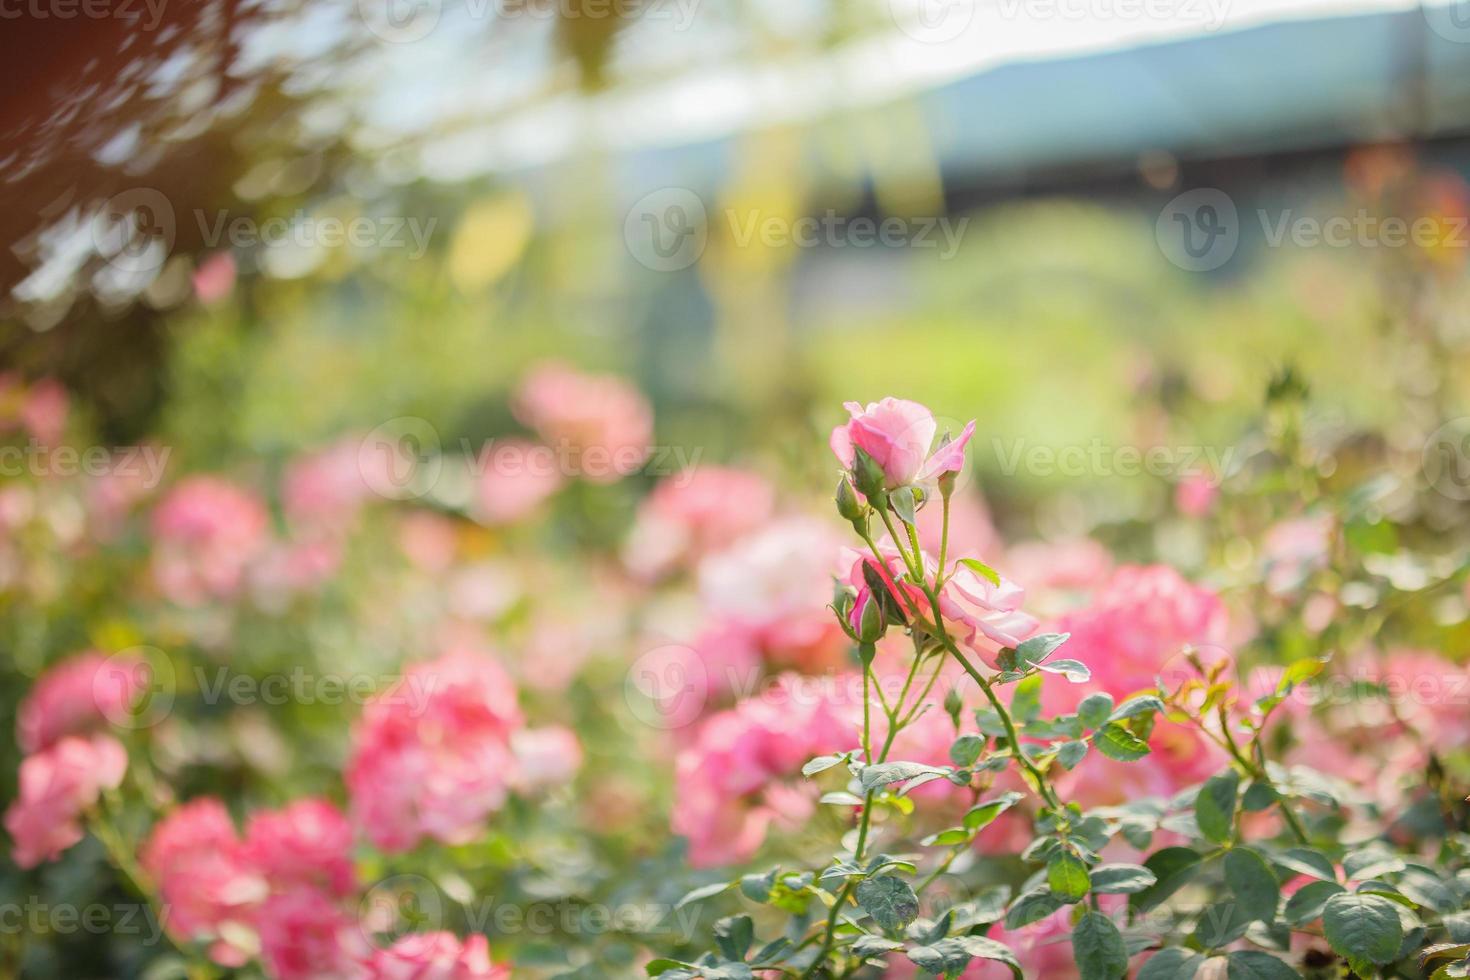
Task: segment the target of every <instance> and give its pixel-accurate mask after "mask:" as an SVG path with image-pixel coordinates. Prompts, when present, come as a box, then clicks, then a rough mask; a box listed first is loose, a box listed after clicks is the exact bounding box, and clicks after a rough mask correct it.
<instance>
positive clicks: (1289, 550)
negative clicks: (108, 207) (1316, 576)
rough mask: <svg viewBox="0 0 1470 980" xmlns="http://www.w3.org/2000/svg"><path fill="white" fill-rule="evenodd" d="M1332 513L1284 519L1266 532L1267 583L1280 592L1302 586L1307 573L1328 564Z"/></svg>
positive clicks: (1264, 546)
mask: <svg viewBox="0 0 1470 980" xmlns="http://www.w3.org/2000/svg"><path fill="white" fill-rule="evenodd" d="M1332 528H1333V523H1332V515H1331V514H1316V515H1312V516H1308V517H1297V518H1293V519H1292V520H1287V521H1281V522H1280V523H1278V524H1276V525H1274V526H1273V527H1272V528H1271V529H1270V530H1269V531H1267V532H1266V539H1265V541H1264V542H1262V545H1261V548H1262V551H1263V553H1264V555H1265V559H1266V569H1265V572H1266V587H1267V588H1268V589H1270V590H1271V591H1272V592H1274V593H1276V594H1278V595H1280V594H1282V593H1286V592H1291V591H1294V590H1295V589H1298V588H1300V587H1301V586H1302V584H1303V583H1305V582H1306V580H1307V577H1308V576H1310V575H1311V574H1312V573H1313V572H1315V571H1317V570H1318V569H1321V568H1326V567H1327V549H1328V546H1329V545H1330V544H1331V540H1332Z"/></svg>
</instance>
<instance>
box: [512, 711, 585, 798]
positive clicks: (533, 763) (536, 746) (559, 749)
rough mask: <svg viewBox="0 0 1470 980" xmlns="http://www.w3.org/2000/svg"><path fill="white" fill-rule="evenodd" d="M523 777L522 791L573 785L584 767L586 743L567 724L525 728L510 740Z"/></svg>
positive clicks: (520, 786)
mask: <svg viewBox="0 0 1470 980" xmlns="http://www.w3.org/2000/svg"><path fill="white" fill-rule="evenodd" d="M510 748H511V752H512V753H514V755H515V758H516V767H517V769H518V771H519V773H520V778H519V779H518V780H517V782H516V786H517V788H518V789H526V790H531V789H540V788H543V787H549V786H560V785H562V784H564V783H568V782H571V780H572V777H574V776H576V774H577V770H578V769H580V768H581V767H582V743H581V742H579V741H578V740H577V735H576V733H575V732H573V731H572V730H571V729H570V728H567V727H566V726H565V725H547V726H546V727H545V728H523V729H521V730H520V731H518V732H515V733H514V734H512V735H511V737H510Z"/></svg>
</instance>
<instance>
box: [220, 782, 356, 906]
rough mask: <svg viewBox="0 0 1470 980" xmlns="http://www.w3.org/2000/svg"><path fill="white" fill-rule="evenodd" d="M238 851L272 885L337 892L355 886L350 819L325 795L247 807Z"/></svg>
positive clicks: (279, 888)
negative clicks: (263, 807)
mask: <svg viewBox="0 0 1470 980" xmlns="http://www.w3.org/2000/svg"><path fill="white" fill-rule="evenodd" d="M241 855H242V857H243V859H244V860H245V861H247V862H249V863H250V865H251V866H253V867H254V868H255V869H256V870H257V871H259V872H260V873H261V874H263V875H265V877H266V880H267V881H268V882H270V885H271V887H272V888H273V889H275V890H277V891H282V890H288V889H291V888H295V887H305V888H316V889H321V890H324V891H326V892H328V893H330V894H332V895H336V896H338V897H342V896H346V895H350V894H352V893H353V892H354V891H355V890H356V889H357V871H356V869H355V868H354V867H353V863H352V825H351V824H350V823H348V821H347V818H346V817H345V816H343V815H342V812H341V811H340V810H338V809H337V808H336V807H335V806H333V805H332V804H330V803H328V802H327V801H326V800H319V799H302V800H296V801H294V802H292V803H288V804H287V805H286V806H284V807H282V808H281V809H279V810H258V811H256V812H255V813H252V814H251V815H250V819H249V821H248V822H247V823H246V825H245V843H244V845H243V847H242V849H241Z"/></svg>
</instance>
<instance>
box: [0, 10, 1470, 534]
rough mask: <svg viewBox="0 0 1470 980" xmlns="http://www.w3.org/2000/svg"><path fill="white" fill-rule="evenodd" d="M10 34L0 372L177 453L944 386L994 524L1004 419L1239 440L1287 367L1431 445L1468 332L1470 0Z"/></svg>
mask: <svg viewBox="0 0 1470 980" xmlns="http://www.w3.org/2000/svg"><path fill="white" fill-rule="evenodd" d="M17 13H18V14H20V16H17V17H13V18H11V19H9V20H8V21H7V24H6V28H5V31H4V32H3V37H0V48H3V57H4V60H5V63H6V64H8V65H10V66H12V71H11V76H12V85H11V86H10V88H9V91H8V92H7V93H6V94H5V95H4V96H3V100H4V107H3V115H0V128H3V131H4V132H5V134H6V137H7V138H6V140H5V143H4V146H5V150H4V154H3V156H0V180H3V186H4V191H5V195H6V202H7V206H6V207H5V208H4V209H3V212H0V221H3V223H4V226H5V228H4V236H5V239H6V241H7V242H8V243H9V246H10V247H9V248H7V249H6V250H5V251H4V253H3V254H0V295H3V303H0V316H3V319H0V324H3V327H0V331H3V332H0V361H3V363H4V364H6V365H7V366H9V367H12V368H14V369H18V370H19V371H20V372H21V373H22V374H24V375H26V376H31V377H36V376H50V377H55V378H58V379H59V380H61V381H62V382H63V383H64V384H65V385H66V386H67V388H68V389H69V390H71V391H72V393H73V396H74V398H75V399H76V402H77V407H78V408H79V409H81V410H83V411H85V412H87V413H88V418H89V419H90V420H91V421H92V422H93V423H94V424H95V425H97V426H98V427H99V429H100V432H101V433H102V434H103V435H105V436H106V438H107V439H108V440H110V441H112V442H115V443H123V442H128V441H133V440H137V439H138V438H140V437H141V436H142V435H144V434H152V435H153V436H155V437H157V438H161V439H163V440H164V441H166V442H167V443H168V444H169V445H171V446H174V447H175V449H176V451H177V452H178V453H180V454H181V455H180V461H181V462H184V464H185V465H187V466H209V465H213V464H214V463H216V462H218V461H219V460H221V459H227V458H233V457H234V456H235V455H236V454H238V453H240V452H246V453H250V454H255V455H258V456H260V457H262V458H269V457H273V456H277V455H279V454H284V453H288V452H290V451H293V450H296V449H299V448H302V447H306V446H311V445H315V444H319V443H321V442H322V441H323V440H324V439H326V438H329V437H331V436H332V435H334V434H336V433H339V432H341V431H343V430H346V429H352V430H361V429H365V428H371V427H372V426H373V425H375V424H377V423H379V422H381V421H382V420H384V419H388V418H392V417H395V416H400V415H405V414H408V415H413V416H417V417H423V418H427V419H430V420H431V421H432V422H433V424H434V425H435V427H436V428H437V429H438V431H439V435H440V436H441V437H442V438H444V439H446V440H454V439H456V438H459V437H462V436H464V437H480V436H483V435H486V434H493V433H494V432H495V431H496V429H497V426H498V425H500V424H501V423H502V422H503V421H504V420H503V419H501V418H497V417H495V412H496V411H499V412H501V413H502V414H503V413H504V409H503V408H500V409H497V408H495V407H494V406H496V405H500V404H502V403H503V401H504V398H503V395H504V391H505V389H506V387H507V386H508V385H509V383H510V381H511V379H513V378H514V377H516V376H517V374H518V373H519V372H520V371H521V370H522V368H523V367H524V366H525V364H527V363H528V362H529V361H531V360H533V359H535V358H539V357H542V356H544V355H547V354H557V355H559V356H562V357H564V358H567V359H569V360H572V361H574V362H577V363H579V364H581V365H584V366H588V367H598V368H610V369H614V370H617V371H619V372H622V373H626V374H629V375H631V376H632V377H633V378H634V379H635V380H636V381H637V382H638V383H639V384H640V385H641V386H642V387H643V388H644V389H645V390H647V391H648V392H649V393H650V394H651V397H652V399H653V401H654V403H655V408H656V411H657V417H658V419H659V429H660V436H661V438H665V439H667V440H668V441H670V442H678V443H683V444H698V445H701V446H704V447H706V449H707V452H708V453H710V454H711V455H712V456H714V457H719V456H722V455H729V454H731V453H733V451H734V448H735V447H739V446H742V445H748V444H750V443H751V442H752V440H751V438H750V435H751V434H752V433H753V432H761V431H765V429H766V427H767V426H769V425H770V424H772V423H773V422H777V421H779V422H781V423H783V424H793V423H794V424H802V425H806V424H810V423H811V418H810V414H811V407H812V406H813V405H822V406H823V407H824V410H825V408H827V407H829V406H830V405H831V404H832V403H833V402H835V401H838V400H841V399H843V398H863V399H867V398H871V397H876V396H878V395H881V394H886V393H890V392H891V393H896V394H901V395H910V396H912V395H916V394H919V390H918V389H919V388H920V387H922V389H923V394H925V395H926V396H927V397H928V398H929V400H931V401H932V402H933V403H935V404H936V406H937V407H938V408H939V409H940V410H941V411H942V412H945V413H949V414H950V415H952V416H955V417H959V416H963V417H965V418H968V417H970V416H972V415H973V416H979V417H980V418H981V419H982V423H981V432H982V436H981V438H980V439H978V440H977V445H978V446H979V449H980V451H979V452H978V453H977V457H978V460H979V465H980V466H981V468H982V471H988V472H990V473H992V474H996V475H1000V476H1004V477H1005V480H1003V481H995V483H996V485H995V486H989V485H987V491H988V492H990V493H992V494H996V495H999V496H1000V497H1001V498H1002V499H1001V500H1000V501H998V504H999V506H1000V509H1001V510H1002V512H1004V511H1005V500H1004V499H1003V498H1004V497H1006V496H1007V495H1008V494H1009V495H1030V494H1032V493H1033V492H1034V491H1035V490H1036V489H1037V485H1040V486H1041V487H1044V486H1045V485H1046V484H1047V482H1048V476H1047V474H1045V473H1041V472H1036V471H1037V470H1039V469H1044V468H1045V467H1037V466H1028V465H1025V464H1024V463H1023V464H1022V465H1020V466H1016V465H1010V466H1007V465H1006V459H1007V457H1008V456H1010V457H1011V458H1012V459H1014V456H1013V454H1010V453H1008V452H1006V451H1004V449H1005V447H1004V446H1001V445H999V444H998V443H995V442H994V441H993V440H992V438H991V437H990V435H987V433H1001V434H1004V435H1005V436H1006V437H1007V438H1012V437H1018V436H1019V437H1024V438H1026V439H1029V440H1032V441H1033V442H1034V443H1039V444H1045V445H1053V446H1056V445H1086V444H1087V442H1088V441H1089V440H1091V439H1094V438H1098V439H1102V440H1105V441H1107V443H1108V444H1109V445H1113V444H1117V443H1120V442H1130V443H1138V442H1139V439H1140V432H1139V428H1138V427H1139V426H1140V425H1149V424H1158V425H1163V424H1167V423H1166V421H1165V420H1163V419H1162V418H1158V417H1155V418H1152V419H1149V418H1141V417H1140V414H1139V411H1138V409H1139V406H1140V401H1141V400H1142V401H1147V402H1148V403H1150V404H1160V403H1161V402H1160V399H1162V400H1163V401H1162V403H1163V404H1167V405H1169V406H1170V408H1171V412H1174V413H1177V417H1178V418H1183V419H1187V423H1186V424H1187V425H1188V426H1190V428H1191V431H1195V430H1196V427H1202V428H1201V429H1199V430H1198V433H1197V436H1198V437H1197V438H1193V439H1192V440H1191V441H1199V440H1200V439H1208V438H1210V437H1216V438H1218V439H1220V441H1221V442H1222V444H1223V442H1224V441H1225V436H1228V435H1230V434H1231V433H1233V431H1234V429H1235V428H1236V427H1238V425H1239V414H1238V412H1237V409H1238V410H1240V411H1247V410H1248V411H1254V410H1255V407H1256V406H1257V405H1258V404H1259V398H1260V395H1261V393H1262V391H1263V389H1264V384H1265V381H1266V379H1267V378H1268V377H1269V376H1270V375H1271V374H1272V373H1273V372H1274V371H1276V370H1278V369H1279V368H1281V367H1282V366H1284V365H1287V364H1296V365H1299V366H1300V367H1301V368H1302V369H1303V371H1304V372H1305V373H1306V374H1307V376H1308V377H1309V378H1310V379H1311V381H1312V383H1313V386H1314V390H1315V392H1316V394H1317V395H1319V396H1320V399H1321V402H1320V403H1321V406H1322V408H1323V409H1324V410H1331V411H1334V412H1337V413H1340V415H1341V417H1342V423H1343V424H1344V425H1347V424H1351V423H1352V422H1353V421H1354V420H1358V421H1362V420H1365V419H1373V420H1375V421H1377V420H1382V419H1384V418H1386V417H1387V415H1388V414H1389V413H1394V414H1397V413H1400V412H1408V413H1409V414H1410V416H1411V417H1413V418H1414V419H1415V420H1417V421H1418V422H1420V423H1426V422H1427V421H1428V420H1430V419H1434V418H1440V417H1442V416H1443V414H1444V410H1445V408H1446V405H1445V404H1444V403H1445V401H1446V399H1449V398H1450V397H1451V393H1452V389H1453V387H1454V385H1455V383H1456V381H1458V380H1459V378H1458V377H1457V371H1459V370H1461V368H1462V366H1463V358H1460V357H1456V356H1452V355H1453V354H1456V353H1462V352H1463V348H1464V345H1465V343H1466V340H1467V336H1470V326H1467V324H1466V322H1465V313H1464V310H1465V309H1467V307H1466V305H1465V303H1464V302H1463V300H1464V293H1465V281H1464V275H1463V272H1464V264H1465V254H1466V248H1467V239H1470V235H1467V233H1466V230H1465V224H1464V219H1465V215H1466V211H1467V191H1466V186H1465V183H1464V180H1463V178H1462V176H1461V175H1462V173H1463V172H1464V170H1465V168H1466V167H1467V166H1470V155H1467V144H1466V143H1465V141H1464V139H1463V133H1464V132H1465V131H1466V127H1467V124H1470V71H1467V68H1470V14H1467V13H1466V12H1465V11H1463V10H1461V9H1459V8H1458V7H1456V6H1453V5H1451V6H1417V5H1406V4H1403V3H1398V2H1377V0H993V2H992V0H985V2H978V3H969V2H967V0H856V2H854V0H846V2H835V3H834V2H824V0H811V2H806V0H803V2H799V3H766V2H754V3H731V2H725V0H553V2H543V0H525V2H523V0H358V2H356V3H335V2H327V0H323V2H313V3H289V2H241V3H234V2H201V3H181V2H174V0H152V2H151V3H150V2H146V0H115V2H114V0H94V2H93V3H92V4H82V3H80V2H78V3H77V5H76V6H75V7H73V6H72V5H71V3H70V2H69V0H68V2H62V0H31V4H30V7H28V8H26V9H25V10H24V11H21V10H20V9H19V8H17ZM7 16H9V15H7ZM1333 219H1336V220H1337V221H1338V222H1339V224H1338V225H1332V224H1331V221H1332V220H1333ZM1384 219H1394V220H1397V221H1398V222H1400V223H1401V224H1403V225H1404V229H1399V231H1400V234H1399V238H1400V239H1401V240H1400V241H1398V242H1397V243H1395V242H1394V241H1392V240H1391V239H1393V234H1392V232H1393V231H1394V226H1393V225H1392V224H1391V223H1390V224H1389V225H1386V226H1385V225H1382V222H1383V221H1384ZM1344 221H1346V222H1347V223H1346V224H1341V222H1344ZM1416 222H1418V223H1417V224H1415V223H1416ZM1426 222H1427V224H1426ZM1324 223H1325V224H1324ZM1313 229H1315V232H1314V230H1313ZM1334 229H1335V230H1337V231H1339V232H1342V234H1340V235H1336V236H1334V235H1333V234H1332V232H1333V231H1334ZM1405 229H1407V232H1408V233H1407V234H1406V233H1405ZM1314 236H1315V237H1314ZM1457 365H1460V366H1461V367H1457ZM1232 413H1237V414H1232ZM828 415H830V412H828V413H827V414H824V415H823V417H822V419H821V422H822V423H823V425H827V424H830V421H831V419H830V418H828ZM1431 428H1432V426H1431ZM1404 436H1405V438H1406V440H1408V442H1410V443H1412V442H1414V440H1415V439H1418V443H1422V431H1421V432H1419V433H1414V432H1412V431H1408V430H1406V431H1405V432H1404ZM804 441H805V439H804V437H803V438H793V439H792V440H791V443H790V446H789V447H788V448H790V450H791V451H792V452H796V451H797V449H798V447H799V446H800V445H801V444H802V443H803V442H804ZM1407 444H1408V443H1406V445H1407ZM1007 469H1009V470H1010V471H1011V472H1009V473H1006V472H1004V471H1005V470H1007ZM1055 476H1056V475H1055V474H1053V477H1055ZM1114 483H1115V484H1116V483H1117V481H1116V480H1115V481H1114ZM1066 485H1067V486H1069V487H1072V488H1075V487H1076V485H1077V481H1076V480H1075V479H1068V480H1067V481H1066ZM1113 489H1114V491H1117V490H1118V489H1119V487H1118V486H1116V485H1115V486H1114V487H1113ZM1123 491H1124V492H1123V494H1122V496H1123V497H1125V498H1126V497H1127V496H1128V493H1127V488H1126V486H1125V487H1123ZM1114 496H1115V497H1116V496H1117V494H1116V493H1115V494H1114ZM1111 506H1132V505H1131V504H1128V503H1126V502H1124V503H1119V502H1118V500H1116V499H1115V500H1114V502H1113V504H1112V505H1111Z"/></svg>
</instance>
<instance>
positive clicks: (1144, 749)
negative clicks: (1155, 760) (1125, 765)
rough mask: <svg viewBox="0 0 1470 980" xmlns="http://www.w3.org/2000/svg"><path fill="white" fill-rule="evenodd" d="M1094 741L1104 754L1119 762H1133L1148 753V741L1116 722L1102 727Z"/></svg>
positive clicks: (1093, 738)
mask: <svg viewBox="0 0 1470 980" xmlns="http://www.w3.org/2000/svg"><path fill="white" fill-rule="evenodd" d="M1092 743H1093V744H1094V745H1096V746H1097V750H1098V751H1099V752H1101V753H1102V754H1103V755H1105V756H1107V757H1108V758H1109V759H1116V760H1118V761H1119V762H1133V761H1135V760H1138V759H1142V758H1143V757H1144V756H1146V755H1148V743H1147V742H1145V741H1144V740H1143V739H1141V738H1139V737H1138V736H1137V735H1135V734H1133V733H1132V732H1130V731H1129V730H1128V729H1126V728H1124V727H1123V726H1122V725H1119V724H1117V723H1115V722H1108V724H1106V725H1104V726H1103V727H1102V728H1100V729H1099V730H1098V732H1097V734H1096V735H1094V736H1093V737H1092Z"/></svg>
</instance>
